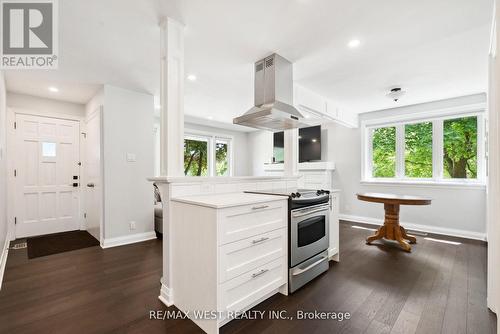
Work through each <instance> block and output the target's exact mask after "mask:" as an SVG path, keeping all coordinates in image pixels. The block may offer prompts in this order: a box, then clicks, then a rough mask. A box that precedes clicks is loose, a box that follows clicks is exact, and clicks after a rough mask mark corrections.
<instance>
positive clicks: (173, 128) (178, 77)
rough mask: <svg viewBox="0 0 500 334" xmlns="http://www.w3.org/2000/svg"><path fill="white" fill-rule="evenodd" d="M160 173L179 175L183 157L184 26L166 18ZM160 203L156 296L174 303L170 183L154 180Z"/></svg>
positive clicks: (163, 24) (162, 29)
mask: <svg viewBox="0 0 500 334" xmlns="http://www.w3.org/2000/svg"><path fill="white" fill-rule="evenodd" d="M160 38H161V42H160V43H161V58H160V63H161V68H160V101H161V120H160V174H161V176H183V175H184V169H183V165H184V162H183V159H184V154H183V151H184V26H183V25H182V24H180V23H179V22H177V21H175V20H172V19H170V18H167V19H165V20H163V21H162V22H161V23H160ZM158 186H159V188H160V192H161V196H162V203H163V276H162V278H161V290H160V296H159V299H160V300H161V301H162V302H163V303H164V304H166V305H167V306H171V305H173V303H174V292H173V291H174V287H173V286H172V282H173V279H172V240H173V239H172V238H173V236H172V228H171V224H170V221H171V214H170V184H169V183H159V184H158Z"/></svg>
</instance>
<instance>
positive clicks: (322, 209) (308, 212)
mask: <svg viewBox="0 0 500 334" xmlns="http://www.w3.org/2000/svg"><path fill="white" fill-rule="evenodd" d="M322 211H328V206H326V207H322V208H317V209H315V210H309V211H305V212H301V213H297V212H294V213H293V214H292V217H293V218H299V217H304V216H308V215H310V214H311V213H316V212H322ZM299 212H300V211H299Z"/></svg>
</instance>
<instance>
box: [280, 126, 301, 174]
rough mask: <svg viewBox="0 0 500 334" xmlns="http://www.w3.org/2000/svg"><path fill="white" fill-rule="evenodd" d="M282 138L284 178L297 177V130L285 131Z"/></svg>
mask: <svg viewBox="0 0 500 334" xmlns="http://www.w3.org/2000/svg"><path fill="white" fill-rule="evenodd" d="M284 137H285V143H284V144H285V145H284V146H285V147H284V150H285V157H284V158H285V161H284V166H283V167H284V170H285V171H284V176H297V175H298V174H299V130H298V129H290V130H285V135H284Z"/></svg>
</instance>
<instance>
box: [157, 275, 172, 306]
mask: <svg viewBox="0 0 500 334" xmlns="http://www.w3.org/2000/svg"><path fill="white" fill-rule="evenodd" d="M160 283H161V288H160V295H159V296H158V299H159V300H160V301H161V302H162V303H163V304H165V305H166V306H167V307H170V306H172V305H174V299H173V293H172V289H170V288H169V287H168V286H166V285H165V284H163V282H162V281H161V280H160Z"/></svg>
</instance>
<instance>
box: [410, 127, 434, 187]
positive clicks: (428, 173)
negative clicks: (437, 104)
mask: <svg viewBox="0 0 500 334" xmlns="http://www.w3.org/2000/svg"><path fill="white" fill-rule="evenodd" d="M405 175H406V176H407V177H413V178H432V123H431V122H425V123H417V124H406V125H405Z"/></svg>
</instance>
